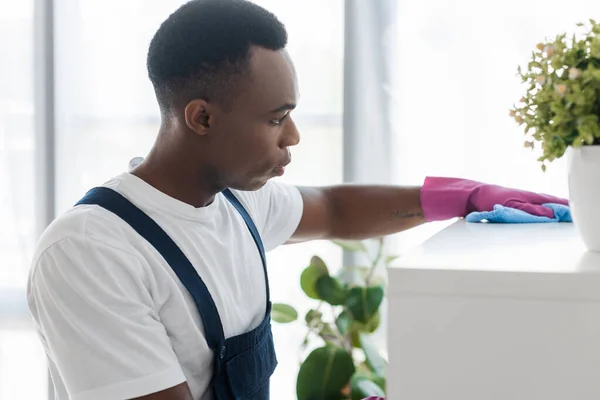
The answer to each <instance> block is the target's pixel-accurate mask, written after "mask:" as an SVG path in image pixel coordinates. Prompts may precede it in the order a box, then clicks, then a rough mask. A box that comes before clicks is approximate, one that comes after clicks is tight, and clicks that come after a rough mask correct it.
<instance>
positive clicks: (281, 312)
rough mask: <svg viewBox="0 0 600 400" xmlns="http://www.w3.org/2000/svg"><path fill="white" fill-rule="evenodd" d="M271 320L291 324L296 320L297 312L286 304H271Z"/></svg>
mask: <svg viewBox="0 0 600 400" xmlns="http://www.w3.org/2000/svg"><path fill="white" fill-rule="evenodd" d="M271 318H272V319H273V321H275V322H279V323H282V324H286V323H288V322H293V321H295V320H297V319H298V312H297V311H296V309H295V308H294V307H292V306H290V305H288V304H282V303H273V308H272V310H271Z"/></svg>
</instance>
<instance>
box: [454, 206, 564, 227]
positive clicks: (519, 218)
mask: <svg viewBox="0 0 600 400" xmlns="http://www.w3.org/2000/svg"><path fill="white" fill-rule="evenodd" d="M543 205H544V206H546V207H548V208H551V209H552V210H553V211H554V218H548V217H540V216H537V215H532V214H529V213H527V212H525V211H522V210H518V209H516V208H511V207H505V206H502V205H500V204H496V205H495V206H494V210H493V211H482V212H478V211H475V212H472V213H470V214H469V215H467V216H466V217H465V220H466V221H467V222H483V221H487V222H493V223H501V224H531V223H540V222H573V220H572V219H571V209H570V207H569V206H565V205H562V204H554V203H547V204H543Z"/></svg>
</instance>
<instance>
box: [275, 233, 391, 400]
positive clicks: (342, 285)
mask: <svg viewBox="0 0 600 400" xmlns="http://www.w3.org/2000/svg"><path fill="white" fill-rule="evenodd" d="M334 243H335V244H337V245H339V246H341V247H343V248H344V249H345V250H347V251H353V252H358V253H360V254H361V255H363V256H364V258H365V259H367V260H368V264H369V265H367V266H365V267H353V268H351V271H352V272H353V274H347V272H348V270H349V269H350V267H344V268H342V269H341V270H340V272H339V273H338V274H336V275H332V274H331V271H330V270H329V268H328V267H327V265H326V264H325V262H324V261H323V260H322V259H321V258H320V257H318V256H313V257H312V258H311V260H310V264H309V265H308V266H307V267H306V268H305V269H304V271H303V272H302V275H301V277H300V285H301V287H302V290H303V291H304V293H305V294H306V296H308V297H309V298H310V299H311V301H313V302H314V303H315V306H314V307H312V308H311V309H310V310H309V311H308V312H307V313H306V316H305V317H304V321H303V324H304V325H305V327H306V331H307V333H306V337H305V340H304V342H303V343H302V348H303V350H306V352H308V354H307V355H306V356H305V357H303V360H302V362H301V364H300V370H299V372H298V377H297V381H296V394H297V398H298V400H350V399H352V400H355V399H363V398H366V397H368V396H374V395H376V396H385V386H386V385H385V382H386V369H387V361H386V360H385V359H384V357H383V356H382V355H381V354H380V352H379V350H378V349H377V347H376V345H375V344H374V342H373V340H372V334H373V332H375V331H376V329H377V328H378V327H379V324H380V318H381V316H380V306H381V303H382V301H383V298H384V291H385V279H383V278H379V277H377V276H376V274H375V271H376V269H377V268H378V267H385V266H387V265H388V264H389V263H390V262H391V261H392V260H394V259H395V258H396V257H394V256H385V255H384V241H383V239H377V240H375V243H376V245H375V246H374V247H375V249H374V250H372V251H369V247H373V246H369V245H368V244H369V243H366V242H354V241H352V242H348V241H334ZM372 253H374V254H372ZM349 275H350V276H353V279H348V276H349ZM272 318H273V320H274V321H276V322H279V323H290V322H293V321H296V320H297V319H298V312H297V311H296V309H295V308H294V307H293V306H291V305H288V304H282V303H276V304H273V315H272Z"/></svg>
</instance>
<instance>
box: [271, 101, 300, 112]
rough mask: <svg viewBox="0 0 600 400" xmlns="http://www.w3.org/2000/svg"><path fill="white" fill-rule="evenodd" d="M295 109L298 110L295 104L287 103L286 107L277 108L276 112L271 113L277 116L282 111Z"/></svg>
mask: <svg viewBox="0 0 600 400" xmlns="http://www.w3.org/2000/svg"><path fill="white" fill-rule="evenodd" d="M294 108H296V105H295V104H293V103H285V104H284V105H282V106H279V107H277V108H276V109H274V110H271V111H270V113H271V114H276V113H279V112H282V111H288V110H293V109H294Z"/></svg>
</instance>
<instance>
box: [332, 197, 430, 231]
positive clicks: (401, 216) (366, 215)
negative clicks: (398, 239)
mask: <svg viewBox="0 0 600 400" xmlns="http://www.w3.org/2000/svg"><path fill="white" fill-rule="evenodd" d="M420 189H421V188H420V187H417V186H414V187H409V186H406V187H400V186H381V185H340V186H332V187H328V188H326V189H325V194H326V196H327V199H328V202H329V207H330V212H331V221H330V223H331V227H330V229H331V232H330V235H331V236H332V237H333V238H337V239H352V240H362V239H367V238H371V237H376V236H383V235H389V234H393V233H397V232H401V231H404V230H407V229H410V228H413V227H415V226H418V225H421V224H423V223H424V222H425V219H424V218H423V210H422V209H421V199H420Z"/></svg>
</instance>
